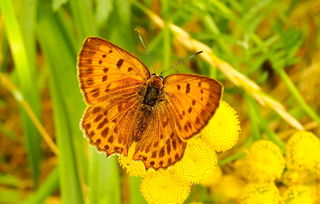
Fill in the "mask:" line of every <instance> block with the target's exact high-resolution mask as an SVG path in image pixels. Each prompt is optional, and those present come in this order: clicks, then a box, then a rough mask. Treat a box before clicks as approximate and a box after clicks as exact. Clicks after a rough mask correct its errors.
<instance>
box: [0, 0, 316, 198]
mask: <svg viewBox="0 0 320 204" xmlns="http://www.w3.org/2000/svg"><path fill="white" fill-rule="evenodd" d="M0 6H1V7H0V8H1V10H0V49H1V50H0V74H1V75H0V77H1V78H0V79H1V83H0V84H1V85H0V203H23V202H24V203H42V202H45V201H46V203H60V202H62V203H79V204H81V203H113V204H117V203H145V201H144V199H143V198H142V197H141V194H140V191H139V183H140V179H138V178H133V177H129V176H127V175H126V173H125V172H124V171H123V170H121V169H120V168H119V166H118V163H117V159H116V156H111V157H110V158H109V159H106V157H105V155H103V154H100V153H97V152H96V150H95V148H93V147H91V146H89V145H88V142H87V140H86V139H85V138H84V137H83V135H82V132H81V131H80V129H79V121H80V118H81V116H82V112H83V110H84V108H85V104H84V102H83V100H82V96H81V94H80V90H79V85H78V81H77V70H76V60H77V53H78V51H79V49H80V47H81V45H82V42H83V41H84V39H85V38H86V37H88V36H100V37H103V38H105V39H107V40H109V41H111V42H113V43H114V44H116V45H118V46H120V47H122V48H123V49H125V50H128V51H129V52H132V53H134V54H135V55H136V56H138V57H139V58H140V59H142V61H144V62H145V63H146V65H148V66H149V67H151V66H150V64H149V62H148V60H147V57H146V56H145V53H144V52H143V48H142V46H141V44H140V41H139V39H138V37H137V34H136V33H135V31H134V29H135V28H138V29H139V30H140V32H141V34H142V36H143V37H144V38H145V40H146V42H147V44H148V47H149V50H150V53H151V56H152V58H153V61H155V65H156V69H157V70H163V69H164V68H166V67H169V66H170V65H171V64H173V63H174V62H176V61H177V60H178V59H180V58H182V57H185V56H188V55H190V54H191V53H189V52H188V51H187V50H186V49H185V48H183V47H181V46H179V44H177V42H176V41H175V39H174V36H173V35H172V33H171V31H170V30H169V28H168V27H167V26H165V27H164V29H159V28H158V27H157V26H156V25H155V24H154V23H153V22H152V21H151V20H150V19H149V18H148V16H146V14H145V13H144V12H143V10H141V7H145V8H148V9H151V10H153V11H154V12H155V13H157V14H158V15H159V16H160V17H161V18H162V19H163V20H164V21H165V22H166V23H174V24H176V25H178V26H180V27H181V28H183V29H185V30H186V31H187V32H188V33H190V35H191V36H192V37H193V38H194V39H197V40H199V41H201V42H203V43H205V44H206V45H208V46H209V47H211V48H212V49H213V51H214V52H215V54H216V55H217V56H218V57H220V58H221V59H224V60H225V61H227V62H228V63H230V64H231V65H232V66H233V67H234V68H236V69H237V70H238V71H239V72H241V73H242V74H244V75H246V76H247V77H249V78H250V79H252V80H253V81H255V82H256V83H257V84H258V85H259V86H261V87H262V89H263V90H264V91H265V93H266V94H270V95H272V96H273V97H274V98H275V99H276V100H278V101H280V102H281V103H282V104H283V105H284V106H285V107H286V108H287V110H288V111H289V113H290V114H292V115H293V116H294V117H295V118H296V119H297V120H298V121H299V122H300V123H302V124H303V125H304V127H305V128H306V129H309V130H312V131H315V132H319V123H320V119H319V111H320V102H319V96H320V91H319V90H320V80H319V79H320V71H319V69H320V67H319V57H320V54H319V51H320V50H319V28H320V14H319V12H320V2H319V1H318V0H308V1H298V0H291V1H290V0H282V1H275V0H261V1H260V0H259V1H258V0H242V1H233V0H197V1H196V0H174V1H171V0H140V1H134V0H131V1H130V0H51V1H48V0H1V1H0ZM172 72H179V73H200V74H203V75H208V76H211V77H214V78H216V79H218V80H219V81H221V82H222V83H223V84H224V86H225V93H224V100H227V101H228V103H230V104H231V105H232V106H234V107H235V108H236V110H237V111H238V112H239V115H240V119H241V123H242V124H241V125H242V129H243V132H242V136H241V140H240V145H245V144H247V143H248V141H249V142H252V141H254V140H257V139H259V138H263V137H266V136H269V137H274V136H275V134H279V135H281V136H283V137H284V138H285V137H286V135H287V134H286V133H288V132H290V131H292V129H291V128H290V127H289V126H288V125H287V124H286V123H284V122H283V120H282V119H281V118H280V117H279V116H278V115H277V114H276V113H274V112H273V111H272V110H270V109H268V108H267V109H266V108H265V107H263V106H260V105H259V104H258V103H257V101H255V100H254V99H253V98H251V97H250V96H249V95H248V94H247V93H246V92H244V91H243V90H242V89H241V88H239V87H238V86H237V85H235V84H232V83H231V82H230V81H229V80H228V78H227V77H226V76H224V75H223V74H222V73H221V72H219V71H218V70H217V69H215V68H214V67H210V66H209V65H208V64H206V63H205V62H203V61H202V60H201V59H199V58H197V59H194V60H192V61H189V62H188V63H186V64H184V65H183V66H180V67H177V68H175V69H173V70H172ZM37 121H40V123H37ZM45 135H47V136H49V137H51V138H52V140H54V142H55V143H56V145H57V147H58V151H59V153H58V155H57V154H55V153H54V152H53V151H52V149H51V148H49V146H48V144H47V143H46V142H44V139H43V136H45ZM236 152H237V150H234V151H233V152H232V153H236ZM230 156H231V157H232V155H230V154H229V155H221V158H225V157H230ZM224 165H227V163H224ZM189 201H202V202H205V201H206V202H211V201H212V198H211V197H210V195H209V194H208V191H207V190H206V189H205V188H204V187H199V186H196V187H194V188H193V191H192V193H191V194H190V197H189V199H188V202H189Z"/></svg>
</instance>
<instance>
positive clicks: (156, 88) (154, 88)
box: [143, 75, 163, 106]
mask: <svg viewBox="0 0 320 204" xmlns="http://www.w3.org/2000/svg"><path fill="white" fill-rule="evenodd" d="M162 88H163V79H162V78H161V77H160V76H156V75H152V76H151V78H150V79H148V81H147V88H146V91H145V93H144V98H143V104H145V105H148V106H154V105H155V104H156V103H157V102H160V101H163V96H162V95H163V93H162V92H163V91H162Z"/></svg>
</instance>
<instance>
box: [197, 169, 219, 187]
mask: <svg viewBox="0 0 320 204" xmlns="http://www.w3.org/2000/svg"><path fill="white" fill-rule="evenodd" d="M221 177H222V170H221V168H220V167H219V166H215V167H213V171H212V172H211V174H210V175H209V176H208V178H205V179H202V180H201V181H200V184H201V185H204V186H213V185H216V184H218V183H219V181H220V180H221Z"/></svg>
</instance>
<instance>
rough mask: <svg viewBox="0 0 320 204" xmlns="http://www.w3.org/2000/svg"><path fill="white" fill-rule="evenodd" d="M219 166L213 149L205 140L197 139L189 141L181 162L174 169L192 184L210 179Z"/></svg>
mask: <svg viewBox="0 0 320 204" xmlns="http://www.w3.org/2000/svg"><path fill="white" fill-rule="evenodd" d="M216 165H217V155H216V153H215V151H214V149H212V147H211V146H210V145H209V144H208V143H207V142H205V141H204V140H203V139H201V138H198V137H195V138H192V139H190V140H188V143H187V147H186V150H185V153H184V155H183V157H182V159H181V161H179V162H177V163H176V164H175V165H174V166H173V169H174V170H175V171H176V172H177V175H179V176H180V177H181V178H183V179H185V180H187V181H190V182H192V183H199V182H200V181H201V180H203V179H206V178H208V177H209V176H210V175H211V174H212V172H213V171H214V167H215V166H216Z"/></svg>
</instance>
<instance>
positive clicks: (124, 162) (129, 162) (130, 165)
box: [118, 145, 146, 177]
mask: <svg viewBox="0 0 320 204" xmlns="http://www.w3.org/2000/svg"><path fill="white" fill-rule="evenodd" d="M134 150H135V145H132V146H131V147H130V148H129V152H128V156H123V155H122V154H120V155H119V157H118V161H119V164H120V166H121V167H122V168H124V169H125V170H126V171H127V173H128V174H129V175H130V176H141V177H143V176H144V175H145V174H146V169H145V166H144V164H143V162H142V161H135V160H133V159H132V156H133V154H134Z"/></svg>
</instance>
